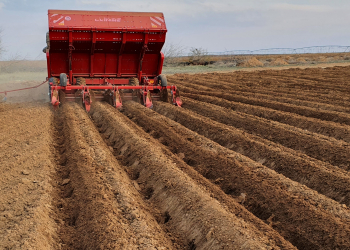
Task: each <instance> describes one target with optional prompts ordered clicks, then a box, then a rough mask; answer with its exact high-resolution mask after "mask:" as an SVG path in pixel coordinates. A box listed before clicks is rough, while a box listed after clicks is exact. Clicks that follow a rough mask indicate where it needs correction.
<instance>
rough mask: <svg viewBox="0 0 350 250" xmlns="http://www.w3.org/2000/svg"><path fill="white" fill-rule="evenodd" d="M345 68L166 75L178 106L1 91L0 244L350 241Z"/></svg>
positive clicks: (210, 245) (317, 244) (334, 245)
mask: <svg viewBox="0 0 350 250" xmlns="http://www.w3.org/2000/svg"><path fill="white" fill-rule="evenodd" d="M349 69H350V68H348V67H334V68H326V69H321V68H319V69H315V68H312V69H288V70H279V71H273V70H265V71H256V72H255V71H252V72H233V73H210V74H195V75H173V76H169V77H168V82H169V83H170V84H176V85H177V86H178V87H179V89H180V91H181V93H183V102H184V105H183V107H182V108H179V107H175V106H173V105H171V104H168V103H162V102H157V103H154V108H153V110H150V109H146V108H145V107H143V106H142V105H140V104H138V103H136V102H132V101H130V102H124V103H123V105H124V107H123V109H122V110H120V111H118V110H116V109H115V108H113V107H112V106H110V105H109V104H107V103H93V106H92V109H91V112H90V113H86V112H85V110H84V109H83V108H82V107H81V106H80V105H78V104H76V103H65V104H64V105H62V106H61V107H60V108H59V109H58V110H57V111H54V110H53V109H52V108H51V107H50V106H49V105H48V104H42V103H41V104H39V103H31V104H27V105H23V104H21V105H19V104H11V105H10V104H4V103H2V104H0V122H1V127H0V135H1V141H0V148H1V150H0V170H1V173H2V174H1V177H0V197H1V199H0V248H1V249H190V250H194V249H350V240H349V239H350V210H349V208H348V207H349V206H350V174H349V170H350V156H349V155H350V133H349V132H350V109H349V104H350V98H349V97H348V96H347V94H348V93H349V92H350V84H349V83H350V82H349V80H348V79H349V75H350V73H348V72H349Z"/></svg>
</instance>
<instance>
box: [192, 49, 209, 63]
mask: <svg viewBox="0 0 350 250" xmlns="http://www.w3.org/2000/svg"><path fill="white" fill-rule="evenodd" d="M188 56H189V63H190V64H194V65H207V64H209V61H210V57H209V54H208V51H207V50H206V49H203V48H194V47H192V48H191V49H190V53H189V54H188Z"/></svg>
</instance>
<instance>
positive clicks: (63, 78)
mask: <svg viewBox="0 0 350 250" xmlns="http://www.w3.org/2000/svg"><path fill="white" fill-rule="evenodd" d="M60 86H62V87H66V86H67V75H66V74H65V73H61V74H60Z"/></svg>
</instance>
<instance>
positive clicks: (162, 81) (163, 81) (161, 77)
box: [158, 75, 168, 87]
mask: <svg viewBox="0 0 350 250" xmlns="http://www.w3.org/2000/svg"><path fill="white" fill-rule="evenodd" d="M158 82H160V84H159V85H160V86H162V87H166V86H167V85H168V82H167V79H166V76H165V75H159V76H158Z"/></svg>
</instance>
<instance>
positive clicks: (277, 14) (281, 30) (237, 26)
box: [0, 0, 350, 60]
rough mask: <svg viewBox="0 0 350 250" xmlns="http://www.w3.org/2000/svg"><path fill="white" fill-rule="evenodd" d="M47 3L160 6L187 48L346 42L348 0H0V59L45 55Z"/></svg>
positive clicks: (173, 37)
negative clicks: (1, 50)
mask: <svg viewBox="0 0 350 250" xmlns="http://www.w3.org/2000/svg"><path fill="white" fill-rule="evenodd" d="M48 9H69V10H102V11H103V10H108V11H150V12H163V13H164V17H165V21H166V24H167V29H168V33H167V43H169V44H170V43H171V44H176V45H179V46H182V47H184V48H186V49H187V50H189V49H190V48H202V49H205V50H207V51H208V52H223V51H230V50H256V49H265V48H300V47H308V46H322V45H344V46H347V45H350V1H349V0H303V1H302V0H293V1H283V0H220V1H215V0H214V1H213V0H202V1H200V0H101V1H98V0H0V29H1V30H2V32H1V40H2V46H3V47H4V49H5V50H6V52H5V53H3V54H2V55H1V57H0V60H11V59H17V58H19V57H20V58H21V59H28V60H41V59H45V56H44V53H42V48H43V47H44V46H45V34H46V32H47V31H48V21H47V10H48Z"/></svg>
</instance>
